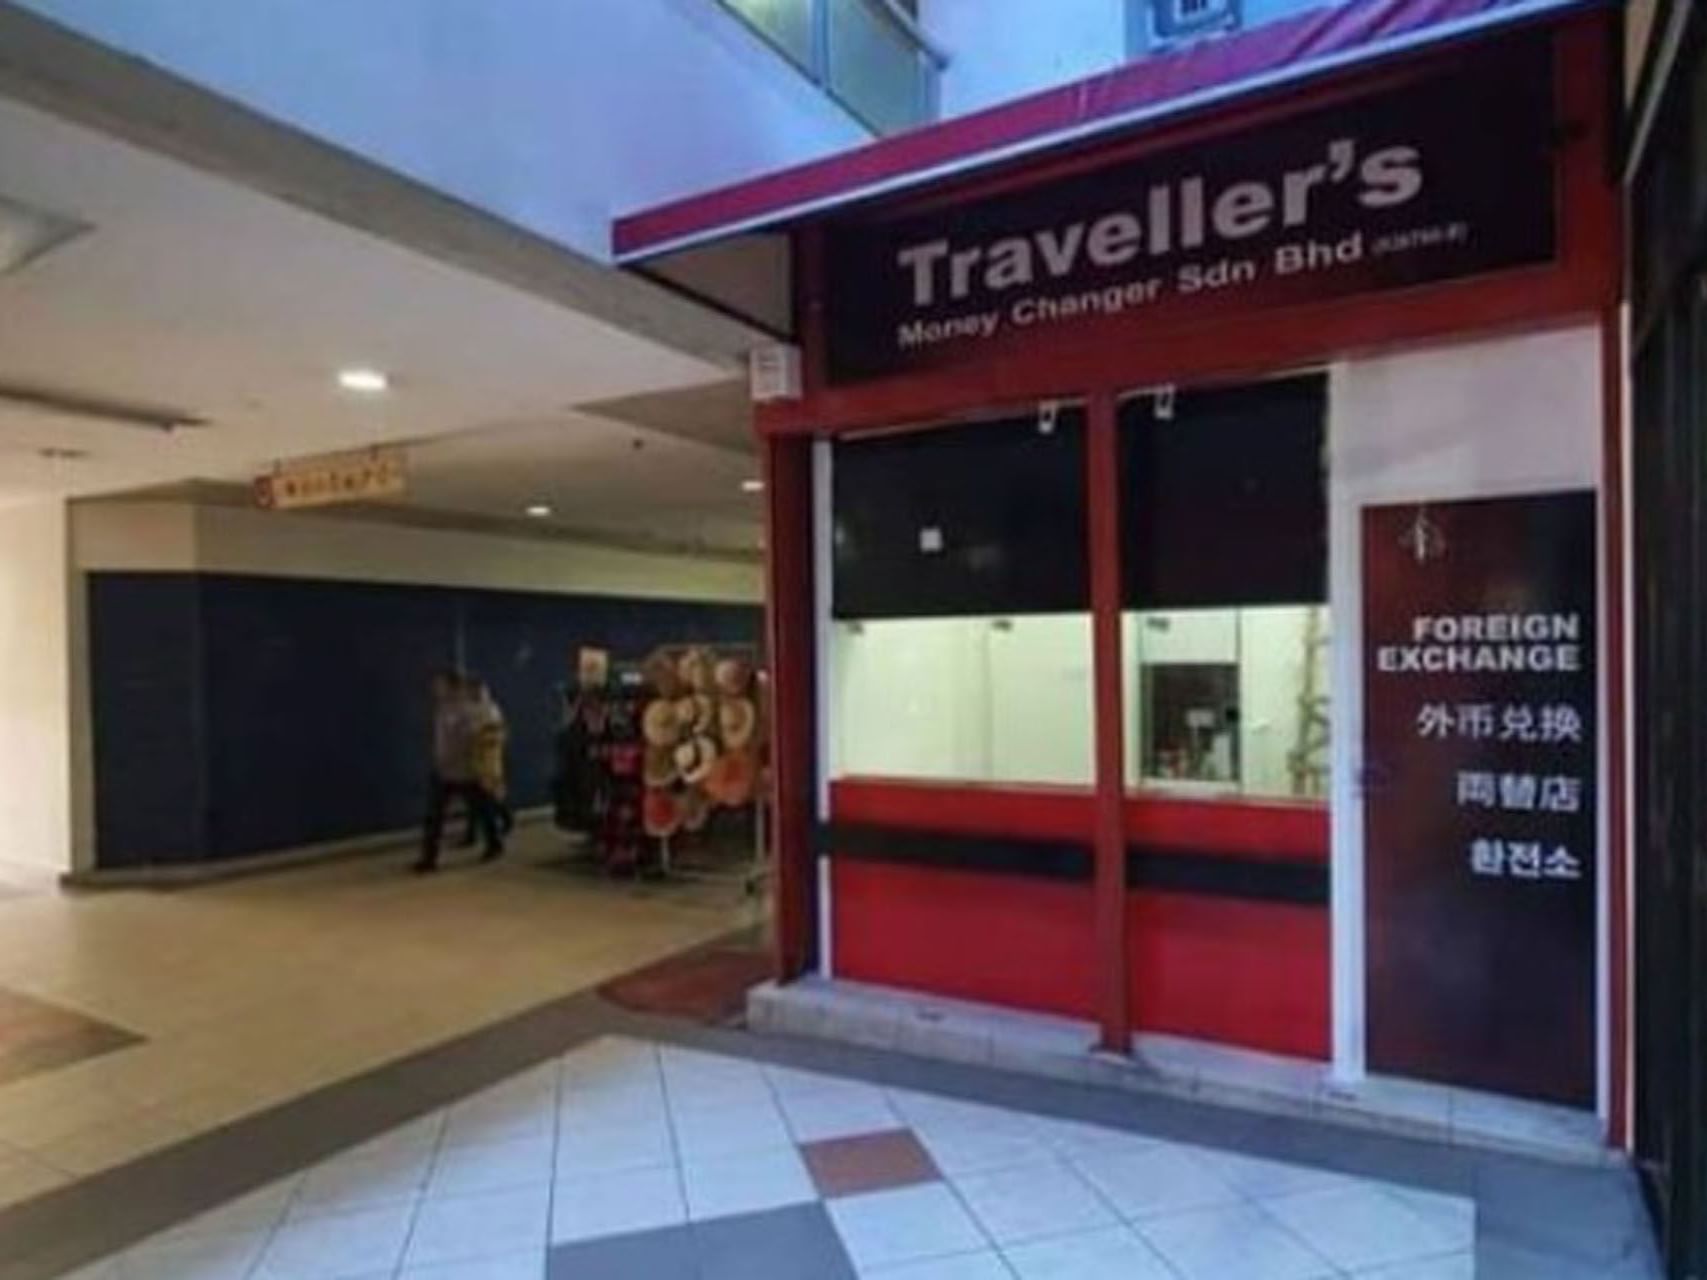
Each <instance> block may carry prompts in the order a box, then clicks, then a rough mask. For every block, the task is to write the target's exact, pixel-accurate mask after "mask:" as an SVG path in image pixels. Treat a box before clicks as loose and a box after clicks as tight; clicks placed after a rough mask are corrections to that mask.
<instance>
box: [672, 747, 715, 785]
mask: <svg viewBox="0 0 1707 1280" xmlns="http://www.w3.org/2000/svg"><path fill="white" fill-rule="evenodd" d="M717 755H718V752H717V743H715V742H714V741H712V740H711V739H710V738H708V737H706V736H705V735H703V734H700V735H698V736H696V737H692V738H689V739H688V740H687V741H686V742H684V743H682V744H681V745H680V746H679V747H677V748H676V768H678V769H680V770H681V772H682V781H683V782H685V783H687V784H688V786H690V787H697V786H698V785H699V784H700V783H702V782H704V781H705V777H706V775H707V774H708V773H710V772H711V767H712V765H714V764H715V763H716V762H717Z"/></svg>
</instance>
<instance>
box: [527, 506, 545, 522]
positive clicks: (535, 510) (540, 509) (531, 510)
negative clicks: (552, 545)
mask: <svg viewBox="0 0 1707 1280" xmlns="http://www.w3.org/2000/svg"><path fill="white" fill-rule="evenodd" d="M527 513H528V515H530V516H532V517H533V518H534V519H535V520H545V519H549V518H550V516H551V506H550V504H548V503H544V502H536V503H534V504H533V505H532V506H530V507H528V508H527Z"/></svg>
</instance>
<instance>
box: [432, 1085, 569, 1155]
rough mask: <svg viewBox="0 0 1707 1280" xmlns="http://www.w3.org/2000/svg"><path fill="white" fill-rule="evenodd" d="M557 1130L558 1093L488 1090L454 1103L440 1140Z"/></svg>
mask: <svg viewBox="0 0 1707 1280" xmlns="http://www.w3.org/2000/svg"><path fill="white" fill-rule="evenodd" d="M556 1130H557V1094H556V1092H555V1091H549V1092H548V1091H543V1090H534V1091H529V1092H527V1093H524V1094H520V1095H510V1094H489V1095H488V1096H485V1097H479V1098H475V1099H471V1100H470V1101H468V1102H465V1103H462V1104H461V1105H459V1106H456V1107H452V1108H451V1110H450V1111H449V1112H448V1113H447V1114H446V1116H445V1127H444V1136H443V1137H442V1139H441V1143H442V1145H444V1146H447V1147H464V1146H474V1145H479V1144H484V1143H493V1142H513V1141H517V1140H519V1139H522V1138H549V1137H551V1136H552V1134H554V1133H555V1132H556Z"/></svg>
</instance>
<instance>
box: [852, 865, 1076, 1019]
mask: <svg viewBox="0 0 1707 1280" xmlns="http://www.w3.org/2000/svg"><path fill="white" fill-rule="evenodd" d="M833 867H834V879H833V899H832V901H833V907H832V916H833V928H834V934H833V938H834V942H833V946H834V949H835V972H836V976H837V977H838V978H846V979H849V980H851V981H855V982H872V983H877V984H879V985H882V986H890V987H904V988H907V989H909V990H913V991H925V992H929V993H931V994H933V995H941V996H951V997H954V998H956V999H961V1000H976V1001H981V1002H983V1003H985V1004H994V1005H1003V1006H1006V1007H1008V1008H1013V1009H1029V1010H1033V1011H1036V1012H1040V1013H1057V1014H1063V1015H1066V1016H1068V1017H1074V1018H1090V1017H1092V1016H1093V1006H1092V1000H1093V996H1092V992H1093V989H1094V978H1095V963H1096V957H1095V951H1094V948H1093V939H1092V935H1091V911H1092V900H1091V888H1090V885H1088V884H1082V885H1081V884H1058V883H1054V882H1051V881H1048V880H1033V879H1025V878H1020V877H1016V876H993V875H984V874H967V873H963V872H959V871H940V870H936V869H934V868H928V867H908V866H898V865H893V864H889V863H876V862H855V861H851V860H843V861H837V862H834V863H833Z"/></svg>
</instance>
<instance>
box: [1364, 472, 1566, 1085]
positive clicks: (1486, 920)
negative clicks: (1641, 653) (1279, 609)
mask: <svg viewBox="0 0 1707 1280" xmlns="http://www.w3.org/2000/svg"><path fill="white" fill-rule="evenodd" d="M1595 568H1596V560H1595V499H1594V495H1593V494H1592V493H1587V492H1584V493H1560V494H1547V495H1541V496H1531V497H1520V498H1498V499H1490V500H1479V501H1470V502H1452V503H1444V504H1439V505H1432V504H1431V505H1426V506H1417V505H1406V506H1394V507H1377V508H1371V509H1369V510H1366V511H1365V512H1364V518H1363V581H1364V610H1363V612H1364V617H1363V624H1364V776H1363V784H1364V787H1365V800H1364V816H1365V850H1366V854H1365V867H1366V870H1365V883H1366V908H1365V909H1366V926H1367V948H1368V950H1367V955H1368V1018H1367V1024H1368V1054H1369V1065H1370V1068H1371V1069H1372V1070H1374V1071H1377V1072H1380V1073H1383V1074H1392V1075H1401V1076H1412V1077H1418V1078H1422V1079H1428V1080H1437V1081H1442V1082H1445V1083H1449V1084H1458V1085H1463V1086H1467V1087H1470V1088H1476V1089H1486V1090H1489V1091H1492V1092H1498V1093H1506V1094H1514V1095H1519V1096H1526V1097H1531V1098H1537V1099H1544V1100H1547V1101H1552V1102H1558V1103H1564V1104H1567V1105H1573V1106H1581V1107H1587V1106H1590V1105H1592V1104H1593V1102H1594V1097H1595V964H1596V957H1595V928H1596V910H1595V906H1596V887H1595V886H1596V874H1597V864H1598V846H1599V840H1598V823H1597V819H1596V802H1597V795H1596V790H1597V788H1596V758H1597V757H1596V677H1595V669H1596V642H1597V638H1596V627H1595V621H1596V618H1595V601H1596V588H1595Z"/></svg>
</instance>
